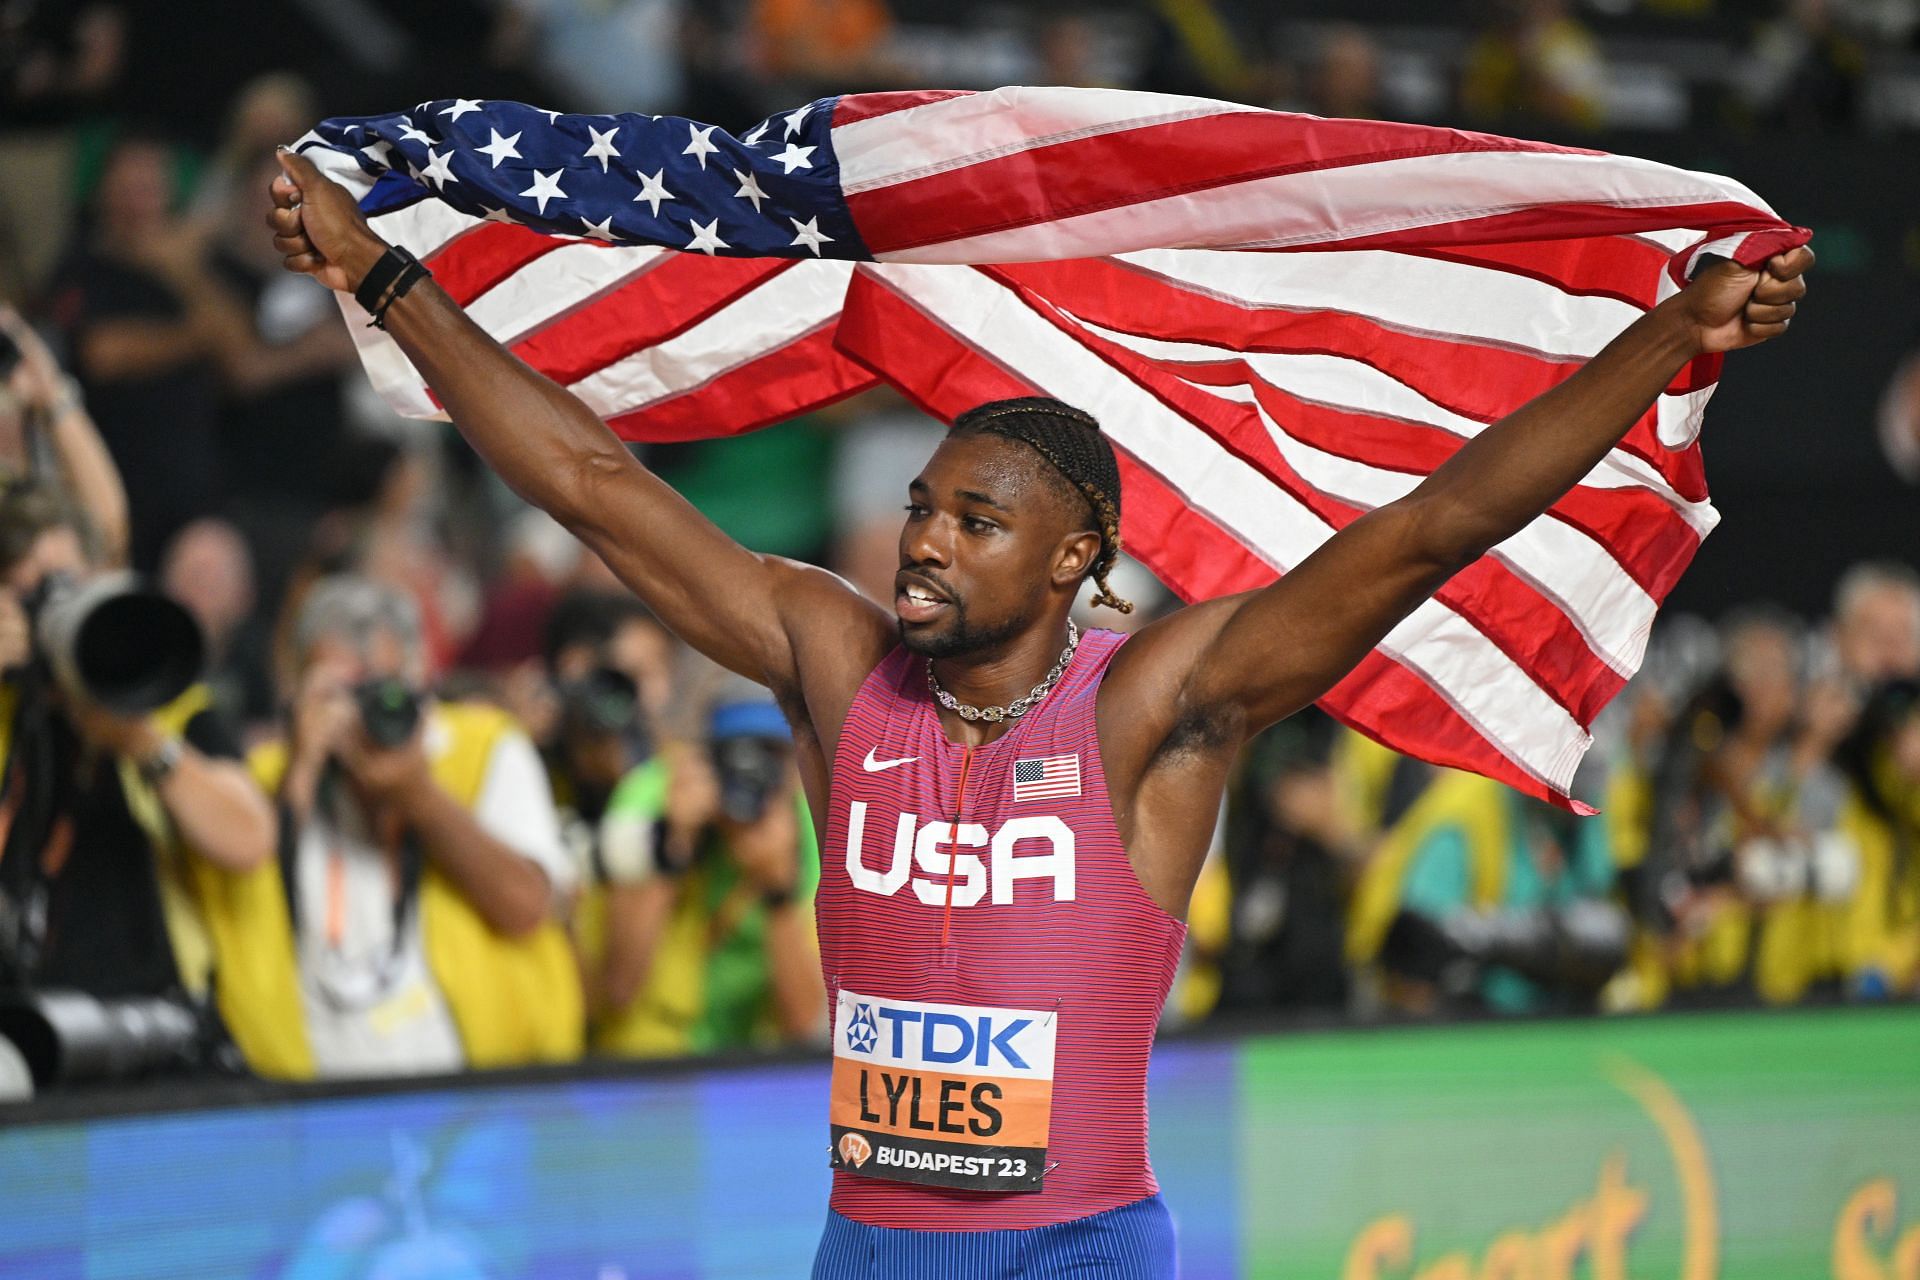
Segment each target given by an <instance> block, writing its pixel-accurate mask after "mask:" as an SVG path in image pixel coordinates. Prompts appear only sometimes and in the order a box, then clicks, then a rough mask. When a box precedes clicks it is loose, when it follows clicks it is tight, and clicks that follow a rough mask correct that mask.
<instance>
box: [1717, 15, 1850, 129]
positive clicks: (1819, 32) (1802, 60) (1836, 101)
mask: <svg viewBox="0 0 1920 1280" xmlns="http://www.w3.org/2000/svg"><path fill="white" fill-rule="evenodd" d="M1846 17H1847V14H1846V6H1845V5H1844V4H1842V3H1839V0H1781V4H1780V11H1779V13H1778V14H1777V15H1776V16H1775V17H1773V18H1772V19H1770V20H1768V21H1766V22H1764V23H1762V24H1761V25H1760V28H1759V30H1758V31H1757V32H1756V33H1755V36H1754V40H1753V44H1752V45H1751V46H1749V48H1748V49H1747V52H1746V56H1745V57H1744V58H1743V59H1742V65H1741V67H1740V74H1739V76H1738V77H1737V78H1736V79H1735V80H1734V86H1735V90H1734V92H1735V95H1736V100H1737V101H1738V103H1739V105H1740V106H1741V108H1742V109H1743V110H1744V111H1745V112H1746V114H1747V115H1748V116H1750V117H1751V118H1752V119H1753V120H1754V121H1755V122H1756V123H1758V124H1763V125H1767V126H1770V127H1774V128H1779V127H1783V126H1784V127H1789V128H1801V129H1814V128H1821V127H1830V126H1835V125H1846V124H1849V123H1851V122H1852V121H1853V119H1854V117H1855V113H1856V112H1857V111H1858V103H1859V97H1860V78H1861V75H1862V74H1863V73H1864V72H1865V71H1866V65H1867V50H1866V47H1865V45H1864V44H1863V43H1862V41H1861V40H1860V38H1859V36H1858V35H1857V34H1856V33H1855V31H1854V30H1853V29H1851V27H1850V24H1849V23H1848V22H1847V21H1846Z"/></svg>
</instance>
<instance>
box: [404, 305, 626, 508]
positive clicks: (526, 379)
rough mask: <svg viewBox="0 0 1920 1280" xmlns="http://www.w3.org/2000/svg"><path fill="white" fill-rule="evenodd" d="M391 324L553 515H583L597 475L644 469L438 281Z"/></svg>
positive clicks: (472, 430) (519, 485) (452, 405)
mask: <svg viewBox="0 0 1920 1280" xmlns="http://www.w3.org/2000/svg"><path fill="white" fill-rule="evenodd" d="M386 322H387V331H388V333H390V334H391V335H392V336H393V339H394V341H395V342H397V343H399V345H400V349H401V350H402V351H404V352H406V354H407V358H408V359H409V360H411V361H412V362H413V366H414V368H416V369H418V370H419V371H420V376H421V377H422V378H424V379H425V380H426V382H427V385H428V386H430V387H432V388H433V393H434V395H436V396H438V397H439V399H440V403H441V404H442V405H444V406H445V408H446V410H447V416H448V417H450V418H451V419H452V420H453V424H454V425H455V426H456V427H458V428H459V430H460V434H461V435H463V436H465V437H466V439H467V442H468V443H469V444H471V445H472V446H473V447H474V449H475V451H476V452H478V453H479V454H480V456H481V457H482V458H484V459H485V460H486V462H487V465H488V466H490V467H492V468H493V469H494V471H496V472H498V473H499V475H500V478H501V479H503V480H505V481H506V482H507V484H508V485H510V486H511V487H512V488H513V490H514V492H515V493H518V494H519V495H520V496H521V497H523V498H525V499H526V500H527V501H529V502H531V503H533V504H534V505H535V506H538V507H541V508H543V509H544V510H546V511H548V512H550V513H551V514H552V515H553V516H554V517H555V518H556V519H559V520H561V521H563V522H565V521H567V520H568V519H569V517H573V516H577V515H578V514H579V513H580V512H581V509H582V508H583V506H584V505H585V503H586V501H587V494H588V493H589V492H590V491H591V489H592V488H593V486H592V484H591V482H590V477H591V476H592V475H593V474H594V473H595V472H598V471H607V470H621V471H625V470H627V469H628V468H631V469H633V470H635V471H638V470H640V469H641V468H640V466H639V464H638V463H637V462H635V461H634V459H633V457H632V455H630V454H629V453H628V452H627V450H626V448H625V446H624V445H622V444H621V442H620V440H619V439H618V438H617V437H616V436H615V435H614V434H613V432H612V431H611V430H609V429H608V427H607V425H606V424H605V423H604V422H602V421H600V419H599V418H597V417H596V416H594V413H593V411H592V410H591V409H589V408H588V407H587V406H586V405H585V404H584V403H582V402H581V401H580V399H579V398H578V397H576V396H574V395H572V394H570V393H569V392H567V391H566V390H565V389H564V388H562V387H560V386H559V385H557V384H556V383H554V382H553V380H552V379H550V378H547V377H544V376H542V375H541V374H539V373H537V372H535V371H534V370H533V369H532V368H530V367H528V365H527V364H526V363H525V362H524V361H521V360H519V359H517V358H516V357H515V356H514V355H513V353H512V352H510V351H508V350H507V349H506V348H505V347H503V346H501V345H500V343H499V342H497V341H496V340H495V339H494V338H493V337H492V336H491V335H490V334H488V333H487V332H486V330H484V329H482V328H481V327H480V326H479V325H478V324H476V323H474V321H473V319H472V318H471V317H469V316H468V315H467V313H466V312H465V311H463V310H461V309H460V307H459V306H458V305H456V304H455V303H454V301H453V299H452V298H450V297H448V296H447V294H446V291H445V290H443V289H441V288H440V287H439V286H438V285H437V284H435V283H434V282H433V281H431V280H424V281H422V282H420V284H418V285H417V286H415V287H414V288H413V289H411V290H410V291H409V292H408V293H407V295H406V296H405V297H404V298H401V299H399V300H398V301H396V302H395V303H394V304H393V305H392V306H391V307H389V308H388V310H387V315H386ZM663 487H664V486H663Z"/></svg>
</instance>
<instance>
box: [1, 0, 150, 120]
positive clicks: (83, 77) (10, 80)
mask: <svg viewBox="0 0 1920 1280" xmlns="http://www.w3.org/2000/svg"><path fill="white" fill-rule="evenodd" d="M126 58H127V30H126V21H125V15H124V14H123V13H122V12H121V6H120V5H117V4H46V3H35V2H34V0H24V2H22V0H15V2H14V3H11V4H7V5H5V6H0V105H3V106H4V108H5V110H4V117H5V119H6V120H7V122H8V123H9V124H17V125H25V124H47V123H65V122H67V121H69V120H71V119H72V118H73V117H74V116H75V115H76V114H77V113H79V112H82V111H85V110H88V109H96V110H97V109H98V108H100V107H101V106H102V105H104V103H105V100H106V99H107V97H108V95H109V94H110V93H111V91H112V89H113V87H114V86H115V84H116V83H117V82H118V81H119V79H120V75H121V72H122V71H123V70H124V69H125V66H126Z"/></svg>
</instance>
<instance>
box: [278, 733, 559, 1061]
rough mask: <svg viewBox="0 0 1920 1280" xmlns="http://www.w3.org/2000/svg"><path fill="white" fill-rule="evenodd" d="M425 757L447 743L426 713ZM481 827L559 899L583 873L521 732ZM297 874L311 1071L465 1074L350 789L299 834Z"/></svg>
mask: <svg viewBox="0 0 1920 1280" xmlns="http://www.w3.org/2000/svg"><path fill="white" fill-rule="evenodd" d="M426 715H427V726H426V736H425V743H424V745H425V748H426V752H427V756H428V758H429V759H430V760H437V759H438V758H439V757H440V756H441V755H442V754H444V753H445V752H446V750H447V749H448V747H449V746H450V745H451V743H450V739H449V736H448V732H447V729H446V726H445V724H444V723H443V722H442V721H441V720H440V718H439V717H438V716H437V715H436V714H435V713H434V710H433V708H432V706H431V704H429V707H428V709H427V711H426ZM474 818H475V820H476V821H478V822H479V824H480V827H481V829H482V830H484V831H486V832H487V833H488V834H489V835H491V836H493V837H494V838H495V839H497V840H499V841H500V842H501V843H503V844H505V845H506V846H507V847H508V848H510V849H512V850H513V851H514V852H516V853H518V854H520V855H521V856H522V857H524V858H526V859H527V860H528V861H530V862H532V863H534V864H535V865H536V866H538V867H539V868H540V869H541V870H542V871H544V872H546V874H547V881H548V883H549V884H551V885H552V886H553V891H554V895H555V898H556V900H559V899H562V898H564V897H566V896H567V895H569V894H571V893H572V891H573V888H574V884H575V880H576V870H575V868H574V866H573V863H572V862H571V860H569V859H568V857H567V855H566V851H565V847H564V845H563V844H562V841H561V836H560V820H559V817H558V815H557V814H556V813H555V810H554V804H553V793H552V791H551V789H550V788H549V786H548V784H547V775H546V770H545V769H544V768H543V767H542V765H541V763H540V756H539V753H538V752H537V751H535V750H534V746H533V743H532V742H530V741H529V740H528V739H527V737H526V735H525V734H522V733H520V732H518V731H514V730H509V731H508V732H506V733H503V734H502V735H501V736H500V738H499V739H498V740H497V741H496V742H495V743H494V747H493V753H492V755H491V757H490V758H489V759H488V761H487V772H486V778H485V780H484V781H483V782H482V784H481V787H480V794H479V798H478V801H477V802H476V804H475V806H474ZM294 874H295V876H296V878H297V884H298V889H299V901H300V937H299V940H298V945H297V950H298V953H299V958H300V996H301V1004H302V1006H303V1009H304V1012H305V1015H306V1025H307V1038H308V1040H309V1042H310V1043H311V1045H312V1047H313V1058H314V1067H315V1069H316V1071H317V1073H318V1075H319V1076H320V1077H321V1078H322V1079H326V1078H329V1077H339V1076H378V1075H418V1074H430V1073H435V1072H448V1071H458V1070H460V1069H461V1068H463V1067H464V1066H465V1065H466V1054H465V1052H464V1050H463V1049H462V1047H461V1044H460V1035H459V1031H458V1029H457V1028H456V1027H455V1025H454V1021H453V1014H452V1012H451V1010H450V1009H449V1008H448V1007H447V1002H446V997H445V996H444V995H443V994H442V992H441V990H440V987H439V984H438V983H437V982H436V981H435V980H434V977H433V971H432V969H431V968H430V967H429V966H428V964H427V959H426V949H425V945H424V942H423V938H422V935H421V930H420V912H419V907H418V903H417V901H416V903H415V904H414V906H413V908H412V909H411V910H410V911H409V913H408V916H407V919H406V921H405V924H404V926H403V928H404V932H403V935H402V936H401V937H399V938H397V939H396V937H395V936H394V919H393V908H394V896H395V894H396V893H397V892H398V889H399V882H398V873H397V870H396V868H395V865H394V862H393V860H392V859H390V858H389V857H388V855H387V854H386V853H385V852H384V851H383V850H381V849H380V848H379V847H377V846H376V845H375V844H374V842H373V841H372V839H371V837H370V834H369V832H368V830H367V826H366V818H365V815H364V814H362V813H361V812H360V807H359V805H357V804H356V803H354V801H353V799H352V797H351V795H350V793H349V792H348V791H347V790H346V789H345V788H344V787H342V788H338V789H337V790H335V792H334V802H333V804H332V805H331V806H329V807H328V809H327V811H326V812H324V813H323V812H318V811H316V813H315V814H314V816H313V818H312V820H311V821H309V822H308V823H307V825H306V828H305V829H304V830H303V831H302V832H301V833H300V837H299V844H298V846H297V849H296V853H295V868H294Z"/></svg>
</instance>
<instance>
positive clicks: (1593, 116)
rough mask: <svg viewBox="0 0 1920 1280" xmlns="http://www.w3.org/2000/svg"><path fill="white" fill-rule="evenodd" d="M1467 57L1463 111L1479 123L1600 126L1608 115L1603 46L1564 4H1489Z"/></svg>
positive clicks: (1514, 0)
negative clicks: (1489, 13) (1486, 21)
mask: <svg viewBox="0 0 1920 1280" xmlns="http://www.w3.org/2000/svg"><path fill="white" fill-rule="evenodd" d="M1492 8H1493V18H1492V21H1491V22H1490V24H1489V25H1488V27H1487V29H1486V30H1485V31H1484V32H1482V33H1481V35H1480V37H1479V38H1478V39H1477V40H1475V41H1474V43H1473V47H1472V48H1471V49H1469V50H1468V51H1467V61H1466V66H1465V68H1464V70H1463V72H1462V75H1461V82H1460V105H1461V107H1462V108H1463V109H1464V110H1465V111H1466V113H1467V114H1468V115H1469V116H1472V117H1474V118H1476V119H1478V120H1481V121H1484V122H1493V123H1502V122H1504V123H1508V124H1512V125H1514V126H1516V127H1520V126H1526V125H1528V124H1529V123H1531V127H1533V128H1536V129H1537V128H1550V127H1552V126H1554V125H1570V126H1574V127H1576V128H1580V129H1594V128H1598V127H1599V126H1600V125H1601V124H1602V123H1604V121H1605V114H1606V101H1605V91H1606V65H1605V63H1604V61H1603V60H1602V56H1601V51H1600V45H1599V43H1598V42H1597V41H1596V40H1595V39H1594V38H1593V35H1592V33H1590V32H1589V31H1588V30H1587V29H1586V28H1585V27H1584V26H1582V25H1581V24H1580V22H1579V21H1578V19H1576V18H1575V17H1574V16H1573V15H1572V14H1571V13H1570V12H1568V6H1567V3H1566V0H1492Z"/></svg>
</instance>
